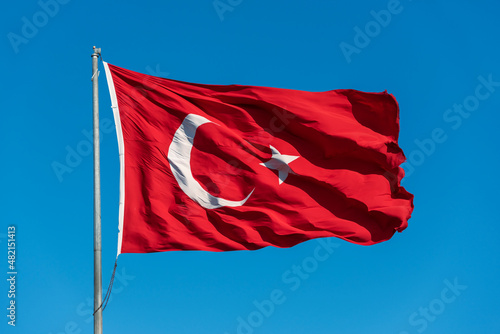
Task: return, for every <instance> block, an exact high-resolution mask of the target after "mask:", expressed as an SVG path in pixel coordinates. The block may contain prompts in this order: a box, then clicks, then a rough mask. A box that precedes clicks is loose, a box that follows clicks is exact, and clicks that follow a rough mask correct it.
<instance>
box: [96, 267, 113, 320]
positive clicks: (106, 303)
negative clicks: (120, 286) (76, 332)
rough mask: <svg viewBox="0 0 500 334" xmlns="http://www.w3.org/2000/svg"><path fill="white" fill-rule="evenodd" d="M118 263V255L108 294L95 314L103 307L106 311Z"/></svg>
mask: <svg viewBox="0 0 500 334" xmlns="http://www.w3.org/2000/svg"><path fill="white" fill-rule="evenodd" d="M117 265H118V257H117V258H116V261H115V266H114V268H113V274H111V280H110V281H109V285H108V291H106V294H105V295H104V298H103V299H102V302H101V305H100V306H99V307H98V308H97V310H95V311H94V313H93V314H92V315H94V314H96V312H97V311H99V310H100V309H102V311H103V312H104V309H105V308H106V305H108V301H109V298H110V297H111V290H112V289H113V282H114V281H115V274H116V267H117Z"/></svg>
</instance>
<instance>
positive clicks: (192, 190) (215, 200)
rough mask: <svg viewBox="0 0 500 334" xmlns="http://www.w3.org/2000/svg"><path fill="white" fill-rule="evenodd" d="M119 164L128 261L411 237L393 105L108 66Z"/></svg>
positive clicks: (347, 94)
mask: <svg viewBox="0 0 500 334" xmlns="http://www.w3.org/2000/svg"><path fill="white" fill-rule="evenodd" d="M105 69H106V75H107V78H108V85H109V89H110V93H111V99H112V103H113V110H114V115H115V121H116V126H117V134H118V142H119V150H120V162H121V182H120V183H121V189H120V233H119V245H118V252H119V253H148V252H160V251H169V250H208V251H229V250H244V249H246V250H253V249H259V248H262V247H266V246H276V247H291V246H293V245H296V244H297V243H300V242H303V241H306V240H310V239H314V238H321V237H338V238H341V239H344V240H347V241H350V242H353V243H357V244H362V245H371V244H374V243H378V242H381V241H384V240H388V239H389V238H391V237H392V235H393V234H394V232H395V231H402V230H404V229H405V228H406V226H407V221H408V219H409V218H410V215H411V212H412V210H413V195H411V194H410V193H408V192H407V191H406V190H405V189H404V188H402V187H401V186H400V181H401V178H402V177H403V174H404V172H403V170H402V168H400V167H399V165H400V164H401V163H402V162H403V161H404V160H405V157H404V155H403V152H402V150H401V149H400V148H399V146H398V133H399V107H398V104H397V102H396V100H395V99H394V97H393V96H392V95H390V94H387V93H386V92H384V93H363V92H359V91H355V90H332V91H327V92H306V91H298V90H290V89H279V88H268V87H254V86H241V85H229V86H222V85H202V84H192V83H186V82H181V81H175V80H169V79H165V78H159V77H154V76H149V75H145V74H141V73H137V72H133V71H129V70H126V69H123V68H120V67H117V66H113V65H110V64H107V63H105Z"/></svg>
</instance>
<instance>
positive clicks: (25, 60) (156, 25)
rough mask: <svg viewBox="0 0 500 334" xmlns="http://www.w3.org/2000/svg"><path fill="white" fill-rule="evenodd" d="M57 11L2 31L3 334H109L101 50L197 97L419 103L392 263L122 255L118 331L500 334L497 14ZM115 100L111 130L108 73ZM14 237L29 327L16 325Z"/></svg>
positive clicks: (367, 255)
mask: <svg viewBox="0 0 500 334" xmlns="http://www.w3.org/2000/svg"><path fill="white" fill-rule="evenodd" d="M44 1H45V0H41V3H39V2H37V0H23V1H18V2H11V3H9V5H8V7H7V8H5V9H4V10H3V11H2V13H1V14H0V15H1V20H0V27H1V29H0V30H1V32H2V39H1V47H2V57H3V58H2V59H3V61H2V65H1V66H2V75H3V80H2V81H1V83H0V85H1V87H2V116H3V118H2V122H1V123H0V127H1V131H0V136H1V137H0V138H1V142H2V148H1V151H2V156H3V160H2V161H3V164H2V167H1V169H2V173H1V175H2V176H1V177H2V182H1V183H2V189H3V191H2V192H1V195H0V196H1V203H2V209H3V218H2V220H1V223H0V258H1V259H2V261H3V262H2V265H1V268H2V275H1V277H3V279H2V280H1V283H0V305H1V306H2V308H1V309H2V310H3V311H1V312H0V319H2V320H1V323H0V328H1V330H0V332H2V333H23V334H24V333H26V334H28V333H29V334H32V333H41V334H49V333H52V334H60V333H68V334H70V333H82V334H83V333H92V328H93V327H92V321H91V318H90V313H91V306H89V305H92V301H91V298H92V296H93V244H92V224H93V223H92V215H93V214H92V210H93V206H92V203H93V200H92V158H91V155H90V154H89V151H88V143H89V142H88V139H87V136H86V135H85V133H86V132H88V131H90V130H91V127H92V116H91V113H92V109H91V107H92V104H91V81H90V77H91V57H90V55H91V53H92V46H93V45H97V46H98V47H101V48H102V54H103V57H104V60H106V61H108V62H109V63H111V64H115V65H118V66H122V67H125V68H128V69H131V70H136V71H140V72H144V73H156V74H157V75H159V76H166V77H169V78H173V79H178V80H183V81H192V82H200V83H213V84H232V83H238V84H249V85H260V86H275V87H284V88H293V89H302V90H311V91H325V90H330V89H337V88H354V89H359V90H364V91H375V92H378V91H384V90H387V91H388V92H390V93H392V94H394V95H395V97H396V98H397V100H398V101H399V104H400V108H401V134H400V146H401V147H402V148H403V149H404V151H405V153H406V155H407V157H408V158H409V164H406V169H407V170H408V174H409V175H408V177H407V178H406V179H405V181H404V183H403V184H404V186H405V187H406V188H407V189H408V190H409V191H410V192H412V193H413V194H414V195H415V211H414V213H413V217H412V218H411V220H410V221H409V227H408V228H407V229H406V230H405V231H404V232H403V233H399V234H397V235H395V236H394V237H393V239H391V240H390V241H388V242H385V243H382V244H379V245H375V246H370V247H364V246H358V245H353V244H350V243H348V242H344V241H342V240H338V239H331V240H325V242H328V243H327V245H330V246H328V247H330V248H329V250H330V251H331V254H330V253H327V250H328V249H325V248H322V249H319V250H318V247H324V245H323V246H321V244H320V243H318V241H317V240H312V241H309V242H306V243H303V244H300V245H298V246H296V247H293V248H290V249H276V248H267V249H262V250H259V251H253V252H227V253H209V252H166V253H157V254H124V255H121V256H120V258H119V267H118V273H119V276H118V277H117V279H116V281H115V289H114V292H113V295H112V299H111V301H110V303H109V304H108V307H107V309H106V310H105V312H104V333H106V334H114V333H120V334H123V333H125V334H128V333H200V334H202V333H211V334H213V333H220V334H224V333H229V334H234V333H255V334H265V333H272V334H275V333H318V334H320V333H321V334H323V333H328V334H333V333H342V334H350V333H384V334H385V333H394V334H403V333H428V334H431V333H499V332H500V320H499V319H500V318H499V317H498V313H499V303H498V300H499V299H500V291H499V287H498V275H499V273H500V270H499V268H500V263H499V262H500V257H499V246H498V237H499V234H500V224H499V223H500V220H499V218H498V213H497V210H498V188H499V186H500V182H499V179H498V177H497V168H498V166H499V162H500V159H499V150H498V138H497V136H498V123H499V121H500V117H499V116H498V115H499V112H500V63H499V61H498V59H500V44H499V43H498V32H499V28H500V27H499V23H498V12H499V11H500V6H499V5H498V2H496V1H493V0H491V1H486V0H482V1H474V2H472V1H464V0H460V1H430V0H413V1H411V0H401V1H400V2H399V3H398V2H397V1H390V0H389V1H388V0H376V1H367V0H366V1H293V0H292V1H290V0H288V1H284V0H278V1H263V0H252V1H250V0H242V1H241V0H220V1H218V2H216V4H217V5H218V6H219V7H218V8H219V12H218V11H217V10H216V8H214V3H213V1H212V0H206V1H195V0H183V1H153V0H144V1H122V2H117V1H115V2H111V1H106V0H105V1H68V0H64V1H63V0H60V2H59V3H58V6H57V7H56V6H54V5H53V4H54V1H52V2H51V1H50V0H48V1H47V3H51V4H52V5H51V6H49V5H46V6H45V5H43V4H44V3H45V2H44ZM41 4H42V5H41ZM382 10H384V11H383V12H380V11H382ZM377 13H378V14H377ZM387 13H389V14H390V17H389V16H388V15H387ZM376 17H377V18H378V21H377V19H376ZM100 84H101V85H100V94H101V96H100V102H101V104H100V105H101V121H102V122H103V124H107V123H106V122H109V120H111V119H112V113H111V108H110V99H109V94H108V91H107V85H106V82H105V77H104V70H103V68H102V67H101V76H100ZM105 129H107V132H104V133H103V134H102V146H101V157H102V160H101V164H102V222H103V229H102V235H103V284H104V285H105V286H107V284H108V282H109V278H110V275H111V270H112V267H113V263H114V259H115V254H116V243H117V225H118V180H119V165H118V149H117V142H116V134H115V132H114V129H113V128H111V130H109V129H110V127H109V124H108V126H107V127H105ZM70 151H74V152H76V153H73V157H72V158H71V159H70V160H69V163H70V164H71V166H70V165H69V164H68V162H67V161H66V159H67V158H68V154H70V153H68V152H70ZM75 155H77V156H75ZM54 163H60V164H64V165H66V166H67V167H68V169H70V170H71V172H70V171H69V170H66V172H65V173H63V174H62V175H61V174H60V173H59V174H58V173H56V172H55V171H54V168H53V166H54ZM10 225H15V226H16V231H17V270H18V276H17V282H16V283H17V285H16V305H17V309H16V311H17V319H16V320H17V321H16V327H15V328H12V327H11V326H9V325H7V320H8V319H7V317H6V315H7V310H6V307H7V305H8V303H9V299H8V297H7V293H8V291H9V286H8V285H7V281H6V279H5V278H7V271H8V268H7V239H6V234H7V227H8V226H10ZM318 252H320V253H318ZM315 254H316V255H318V254H321V261H320V260H318V256H316V257H314V256H315ZM298 267H300V268H302V269H297V268H298ZM264 300H273V302H263V301H264ZM271 303H272V307H271V306H270V305H271ZM263 307H266V309H264V310H262V308H263ZM259 309H260V310H259Z"/></svg>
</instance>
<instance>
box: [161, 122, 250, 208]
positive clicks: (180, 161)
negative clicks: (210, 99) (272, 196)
mask: <svg viewBox="0 0 500 334" xmlns="http://www.w3.org/2000/svg"><path fill="white" fill-rule="evenodd" d="M205 123H213V122H211V121H209V120H208V119H206V118H205V117H203V116H200V115H195V114H189V115H187V116H186V118H184V120H183V121H182V124H181V125H180V126H179V128H178V129H177V131H175V134H174V138H173V139H172V143H171V144H170V147H169V149H168V162H169V163H170V170H171V171H172V173H173V174H174V177H175V180H176V181H177V183H178V184H179V186H180V187H181V189H182V191H183V192H184V193H185V194H186V195H188V196H189V198H191V199H192V200H193V201H195V202H197V203H198V204H200V205H201V206H202V207H204V208H206V209H217V208H220V207H223V206H230V207H235V206H241V205H243V204H245V202H246V201H247V200H248V198H249V197H250V196H251V195H252V193H253V192H254V190H255V188H254V189H253V190H252V191H251V192H250V194H249V195H248V196H247V197H245V198H244V199H243V200H241V201H230V200H227V199H224V198H219V197H215V196H213V195H211V194H210V193H208V192H207V191H206V190H205V189H203V187H202V186H201V185H200V183H199V182H198V181H196V180H195V178H194V177H193V173H192V171H191V150H192V148H193V141H194V136H195V134H196V129H198V127H199V126H201V125H203V124H205ZM214 124H216V123H214Z"/></svg>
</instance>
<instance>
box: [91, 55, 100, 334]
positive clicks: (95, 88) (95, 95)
mask: <svg viewBox="0 0 500 334" xmlns="http://www.w3.org/2000/svg"><path fill="white" fill-rule="evenodd" d="M100 54H101V49H99V48H96V47H95V46H94V53H93V54H92V105H93V123H94V311H95V310H97V309H98V308H99V307H100V306H101V303H102V265H101V166H100V150H99V82H98V80H99V72H98V62H97V61H98V60H99V56H100ZM94 334H102V308H100V309H99V310H98V311H97V312H96V313H95V314H94Z"/></svg>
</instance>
